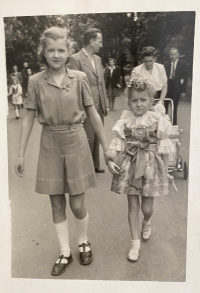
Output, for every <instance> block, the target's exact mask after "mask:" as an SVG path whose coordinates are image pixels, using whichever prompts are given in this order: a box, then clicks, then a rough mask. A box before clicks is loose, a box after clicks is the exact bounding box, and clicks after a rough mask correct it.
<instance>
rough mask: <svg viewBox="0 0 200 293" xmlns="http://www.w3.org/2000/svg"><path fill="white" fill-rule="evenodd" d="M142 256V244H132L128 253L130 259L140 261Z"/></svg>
mask: <svg viewBox="0 0 200 293" xmlns="http://www.w3.org/2000/svg"><path fill="white" fill-rule="evenodd" d="M139 257H140V245H139V246H138V245H137V246H134V245H133V246H132V248H131V249H130V251H129V254H128V260H130V261H138V259H139Z"/></svg>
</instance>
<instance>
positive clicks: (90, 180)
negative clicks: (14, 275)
mask: <svg viewBox="0 0 200 293" xmlns="http://www.w3.org/2000/svg"><path fill="white" fill-rule="evenodd" d="M70 46H71V41H70V39H69V36H68V31H67V30H66V29H62V28H58V27H51V28H49V29H46V30H45V31H44V33H43V35H42V37H41V38H40V47H39V52H40V55H41V58H42V62H43V63H44V64H46V65H47V67H46V71H42V72H39V73H37V74H34V75H33V76H31V77H30V79H29V85H28V94H27V101H26V107H27V112H26V115H25V117H24V120H23V124H22V130H21V139H20V147H19V154H18V159H17V162H16V165H15V172H16V174H17V175H18V176H20V177H22V176H23V174H24V156H25V151H26V147H27V143H28V140H29V137H30V134H31V131H32V128H33V123H34V116H35V111H36V110H38V121H39V123H40V124H42V125H43V130H42V134H41V142H40V153H39V160H38V169H37V179H36V192H37V193H41V194H49V196H50V201H51V207H52V215H53V222H54V224H55V229H56V233H57V237H58V240H59V244H60V256H59V258H58V260H57V261H56V262H55V264H54V266H53V269H52V272H51V274H52V275H54V276H58V275H61V274H62V273H64V271H65V270H66V268H67V266H68V265H69V264H70V263H71V262H72V261H73V258H72V254H71V251H70V247H69V236H68V218H67V216H66V197H65V193H69V204H70V207H71V210H72V212H73V214H74V220H75V223H76V226H77V232H78V245H79V257H80V263H81V264H82V265H88V264H90V263H91V262H92V259H93V255H92V251H91V249H90V243H89V242H88V238H87V227H88V220H89V216H88V212H87V208H86V204H85V191H86V190H87V189H89V188H91V187H94V186H96V176H95V171H94V165H93V162H92V156H91V152H90V148H89V144H88V141H87V137H86V135H85V131H84V128H83V117H85V111H86V113H87V115H88V117H89V119H90V121H91V124H92V126H93V127H94V129H95V132H96V133H97V135H98V138H99V140H100V142H101V144H102V147H103V150H104V155H105V158H106V152H107V142H106V138H105V133H104V128H103V124H102V121H101V119H100V117H99V115H98V113H97V111H96V109H95V107H94V102H93V99H92V97H91V93H90V89H89V85H88V79H87V76H86V74H85V73H83V72H78V71H75V70H69V69H68V68H67V67H66V61H67V58H68V56H69V52H70ZM46 245H48V243H47V244H46ZM27 257H28V256H27ZM42 261H45V260H42Z"/></svg>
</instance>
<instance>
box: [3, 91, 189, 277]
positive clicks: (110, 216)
mask: <svg viewBox="0 0 200 293" xmlns="http://www.w3.org/2000/svg"><path fill="white" fill-rule="evenodd" d="M11 108H12V107H11V106H10V110H9V116H8V154H9V195H10V200H11V211H12V277H15V278H37V279H50V278H52V276H51V274H50V273H51V269H52V265H53V264H54V261H55V260H56V259H57V256H58V253H59V247H58V241H57V238H56V234H55V230H54V226H53V222H52V216H51V207H50V201H49V197H48V195H40V194H37V193H35V192H34V185H35V177H36V166H37V159H38V150H39V139H40V133H41V126H40V125H39V124H38V122H37V120H35V124H34V128H33V131H32V134H31V138H30V140H29V144H28V148H27V153H26V163H25V171H26V174H25V176H24V178H23V179H21V178H18V177H17V176H16V175H15V173H14V164H15V161H16V157H17V152H18V144H19V134H20V127H21V122H22V119H20V120H15V119H14V118H15V117H14V112H13V111H12V109H11ZM123 109H128V106H127V101H126V96H125V94H122V95H121V97H118V98H117V100H116V110H115V111H112V112H110V113H109V116H108V117H106V119H105V131H106V135H107V139H108V141H109V142H110V141H111V139H112V133H111V128H112V126H113V125H114V123H115V121H117V119H118V118H119V116H120V113H121V111H122V110H123ZM190 109H191V105H190V103H189V102H180V105H179V108H178V121H179V126H180V127H181V128H182V129H183V134H182V137H181V143H182V145H181V149H180V153H181V155H182V157H183V160H184V161H186V162H188V156H189V133H190V126H189V124H190ZM23 115H24V110H22V117H23ZM102 167H105V168H106V166H105V164H104V160H103V157H102ZM174 176H175V179H176V185H177V188H178V192H175V191H174V190H173V188H172V187H170V196H166V197H162V198H157V199H156V200H155V205H154V216H153V220H152V225H153V234H152V237H151V239H150V240H149V241H148V242H146V243H144V242H142V244H141V257H140V259H139V261H138V262H137V263H130V262H129V261H128V260H127V253H128V251H129V245H130V234H129V228H128V221H127V200H126V196H125V195H117V194H114V193H112V192H110V183H111V178H112V176H111V174H110V173H109V171H108V170H106V173H105V174H97V180H98V186H97V187H96V188H93V189H90V190H89V191H88V192H87V206H88V210H89V216H90V223H89V240H90V242H91V243H92V246H91V248H92V250H93V254H94V261H93V262H92V264H91V265H89V266H81V265H80V264H79V260H78V252H77V239H76V233H75V232H74V231H75V225H74V221H73V215H72V212H71V210H70V209H69V208H67V213H68V216H69V222H70V225H69V227H70V228H69V234H70V246H71V250H72V254H73V258H74V262H73V263H72V264H71V265H70V267H69V268H68V269H67V271H66V272H65V273H64V274H63V275H61V276H60V277H59V279H83V280H84V279H87V280H134V281H144V280H145V281H169V282H174V281H179V282H183V281H185V275H186V271H185V268H186V234H187V233H186V232H187V230H186V228H187V227H186V226H187V200H188V198H187V196H188V192H187V190H188V181H187V180H186V181H185V180H184V179H183V174H182V173H178V172H174ZM141 218H142V216H141V215H140V219H141Z"/></svg>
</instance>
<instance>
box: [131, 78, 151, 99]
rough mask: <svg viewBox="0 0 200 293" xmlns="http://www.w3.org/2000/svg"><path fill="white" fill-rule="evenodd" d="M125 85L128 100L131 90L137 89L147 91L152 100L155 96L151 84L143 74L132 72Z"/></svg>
mask: <svg viewBox="0 0 200 293" xmlns="http://www.w3.org/2000/svg"><path fill="white" fill-rule="evenodd" d="M127 87H128V100H130V98H131V92H132V90H135V91H139V92H141V91H147V92H148V94H149V96H150V98H151V100H153V99H154V97H155V91H154V88H153V86H152V84H151V83H150V82H149V81H148V80H147V79H145V78H144V77H143V76H140V75H136V74H132V76H131V79H130V81H129V82H127Z"/></svg>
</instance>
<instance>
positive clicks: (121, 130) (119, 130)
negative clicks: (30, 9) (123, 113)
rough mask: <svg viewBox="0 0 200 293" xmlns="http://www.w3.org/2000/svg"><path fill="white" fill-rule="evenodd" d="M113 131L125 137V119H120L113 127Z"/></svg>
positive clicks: (118, 135) (120, 136) (116, 134)
mask: <svg viewBox="0 0 200 293" xmlns="http://www.w3.org/2000/svg"><path fill="white" fill-rule="evenodd" d="M112 133H113V134H114V135H115V136H117V137H119V138H122V139H125V136H124V121H123V120H122V119H119V120H118V121H117V122H116V123H115V125H114V126H113V128H112Z"/></svg>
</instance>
